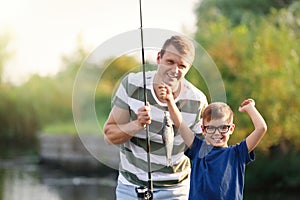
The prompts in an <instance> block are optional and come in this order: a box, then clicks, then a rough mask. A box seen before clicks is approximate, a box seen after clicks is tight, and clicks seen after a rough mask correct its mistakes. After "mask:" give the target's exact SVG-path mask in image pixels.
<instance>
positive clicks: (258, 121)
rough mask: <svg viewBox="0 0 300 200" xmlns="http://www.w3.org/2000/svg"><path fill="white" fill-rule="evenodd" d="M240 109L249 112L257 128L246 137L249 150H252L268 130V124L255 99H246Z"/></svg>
mask: <svg viewBox="0 0 300 200" xmlns="http://www.w3.org/2000/svg"><path fill="white" fill-rule="evenodd" d="M239 111H240V112H247V113H248V115H249V116H250V118H251V120H252V122H253V125H254V128H255V129H254V131H253V132H252V133H251V134H250V135H249V136H248V137H247V138H246V144H247V147H248V152H251V151H253V149H254V148H255V147H256V146H257V145H258V143H259V142H260V141H261V139H262V138H263V136H264V135H265V133H266V131H267V124H266V122H265V120H264V119H263V117H262V116H261V114H260V113H259V112H258V110H257V109H256V108H255V102H254V100H253V99H247V100H245V101H244V102H243V103H242V105H241V107H240V108H239Z"/></svg>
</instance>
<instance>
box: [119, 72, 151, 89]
mask: <svg viewBox="0 0 300 200" xmlns="http://www.w3.org/2000/svg"><path fill="white" fill-rule="evenodd" d="M154 75H155V71H147V72H146V73H145V76H146V79H147V80H149V79H151V78H152V77H153V76H154ZM123 80H126V81H127V82H128V83H131V84H134V85H139V86H142V85H143V72H136V73H134V72H131V73H129V74H127V75H126V76H125V77H124V78H123Z"/></svg>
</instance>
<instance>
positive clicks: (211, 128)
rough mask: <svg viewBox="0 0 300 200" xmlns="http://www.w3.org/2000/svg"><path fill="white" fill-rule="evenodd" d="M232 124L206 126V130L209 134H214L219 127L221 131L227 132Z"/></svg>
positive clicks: (222, 132)
mask: <svg viewBox="0 0 300 200" xmlns="http://www.w3.org/2000/svg"><path fill="white" fill-rule="evenodd" d="M230 126H231V125H221V126H217V127H216V126H204V130H205V132H206V133H207V134H214V133H215V132H216V130H217V129H218V131H219V133H221V134H225V133H227V132H228V131H229V129H230Z"/></svg>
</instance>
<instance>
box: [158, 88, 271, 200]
mask: <svg viewBox="0 0 300 200" xmlns="http://www.w3.org/2000/svg"><path fill="white" fill-rule="evenodd" d="M159 88H160V93H159V95H160V96H161V98H163V99H165V101H166V103H167V104H168V109H169V112H170V115H171V117H172V119H173V122H174V124H175V126H176V128H178V131H179V133H180V134H181V136H182V138H183V140H184V142H185V144H186V145H187V146H188V149H187V150H186V151H185V155H186V156H188V157H189V158H190V159H191V161H192V172H191V181H190V194H189V199H192V200H196V199H199V200H200V199H203V200H207V199H218V200H221V199H228V200H234V199H243V188H244V175H245V166H246V164H248V163H249V162H251V161H253V160H254V153H253V150H254V148H255V147H256V146H257V144H258V143H259V141H260V140H261V139H262V137H263V136H264V134H265V133H266V131H267V125H266V123H265V121H264V119H263V117H262V116H261V115H260V113H259V112H258V111H257V110H256V108H255V103H254V100H252V99H247V100H245V101H243V103H242V104H241V107H240V108H239V111H240V112H246V113H248V115H249V116H250V118H251V120H252V122H253V124H254V127H255V129H254V131H253V132H252V133H251V134H250V135H249V136H248V137H247V138H246V139H244V140H243V141H242V142H241V143H239V144H236V145H233V146H228V145H227V142H228V140H229V137H230V135H231V134H232V133H233V131H234V127H235V125H234V124H233V112H232V110H231V109H230V107H229V106H228V105H227V104H225V103H221V102H215V103H211V104H209V105H208V106H207V107H206V108H205V109H204V111H203V113H202V118H203V124H202V125H201V128H202V133H203V135H204V137H205V140H201V139H200V138H198V137H196V136H195V135H194V133H193V132H192V131H191V130H190V129H189V128H188V127H187V126H186V125H185V124H184V123H182V116H181V114H180V112H179V110H178V108H177V106H176V104H175V101H174V98H173V94H172V91H171V89H170V87H169V86H167V85H166V84H164V83H162V84H161V85H160V87H159Z"/></svg>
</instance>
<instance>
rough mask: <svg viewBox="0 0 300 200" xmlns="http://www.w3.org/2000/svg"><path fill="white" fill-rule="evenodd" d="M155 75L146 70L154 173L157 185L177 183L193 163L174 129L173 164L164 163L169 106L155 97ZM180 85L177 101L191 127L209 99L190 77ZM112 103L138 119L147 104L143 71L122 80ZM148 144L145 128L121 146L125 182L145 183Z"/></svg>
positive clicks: (154, 180)
mask: <svg viewBox="0 0 300 200" xmlns="http://www.w3.org/2000/svg"><path fill="white" fill-rule="evenodd" d="M154 74H155V71H151V72H146V82H147V85H146V89H147V90H146V91H147V100H148V102H149V103H150V106H151V117H152V119H151V125H150V126H149V136H150V139H151V153H150V160H151V170H152V174H151V175H152V180H153V185H154V187H167V186H175V185H176V184H178V183H180V182H182V181H183V180H185V179H186V178H187V177H188V174H189V172H190V162H189V160H188V158H187V157H185V156H184V149H185V145H184V142H183V140H182V138H181V136H180V135H179V134H178V132H177V130H176V129H175V128H174V132H175V138H174V147H173V153H172V164H173V166H171V167H166V166H165V165H166V156H165V147H164V144H163V140H162V135H161V130H162V125H163V124H162V123H163V117H164V111H167V105H166V104H164V103H161V102H159V101H158V100H157V98H156V96H155V93H154V89H153V77H154ZM181 86H182V87H181V93H180V95H179V96H178V97H177V99H176V100H175V101H176V104H177V106H178V108H179V109H180V110H181V113H182V116H183V120H184V121H185V123H186V124H187V125H188V126H192V125H194V124H195V123H197V122H199V113H201V111H202V109H203V108H204V107H205V106H206V105H207V100H206V97H205V95H204V94H203V93H202V92H201V91H199V90H198V89H197V88H196V87H194V86H193V85H192V84H191V83H189V82H188V81H187V80H185V79H184V80H183V81H182V85H181ZM113 104H114V105H116V106H118V107H120V108H124V109H127V110H128V111H129V112H130V116H131V120H135V119H136V118H137V116H136V113H137V111H138V109H139V108H140V107H142V106H143V105H144V88H143V74H142V73H141V72H140V73H136V74H133V73H131V74H129V75H128V76H126V77H125V78H124V79H123V81H122V83H121V85H120V87H119V88H118V90H117V92H116V95H115V97H114V99H113ZM196 127H197V126H196ZM198 130H199V129H198ZM196 132H197V131H196ZM146 145H147V144H146V135H145V131H144V130H143V131H141V132H139V133H137V134H136V135H135V136H134V137H132V138H131V139H130V140H129V141H127V142H125V143H124V144H122V145H121V146H120V149H121V150H120V158H121V163H120V175H121V176H123V177H121V180H122V179H123V180H125V179H126V182H128V183H131V184H134V185H141V184H146V182H147V180H148V174H147V171H148V169H147V151H146V147H147V146H146Z"/></svg>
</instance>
